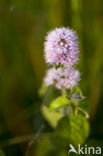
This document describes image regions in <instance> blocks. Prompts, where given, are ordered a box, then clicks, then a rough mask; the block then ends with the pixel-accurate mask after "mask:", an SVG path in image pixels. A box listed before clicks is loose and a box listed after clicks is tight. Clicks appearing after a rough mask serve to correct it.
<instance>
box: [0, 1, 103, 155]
mask: <svg viewBox="0 0 103 156" xmlns="http://www.w3.org/2000/svg"><path fill="white" fill-rule="evenodd" d="M61 26H65V27H70V28H73V29H74V30H76V31H77V34H78V36H79V42H80V43H79V44H80V64H79V68H80V71H81V77H82V80H81V83H80V87H81V88H82V90H83V94H84V95H85V96H86V97H87V98H88V106H89V112H90V124H91V132H90V136H89V138H90V142H91V141H92V145H94V144H95V143H97V144H98V145H99V144H100V145H101V146H102V145H103V144H102V142H103V115H102V111H103V90H102V88H103V1H102V0H92V1H90V0H85V1H83V0H28V1H27V0H0V142H1V148H2V150H3V151H4V153H5V155H6V156H14V155H15V156H18V155H19V156H24V155H26V154H25V153H26V152H27V150H28V143H25V142H24V143H20V144H15V145H9V146H5V145H3V147H2V141H4V140H7V139H9V138H13V137H18V136H24V135H28V134H35V133H36V132H38V130H39V129H40V128H41V126H42V125H44V124H46V125H47V128H46V130H45V131H51V127H50V126H49V125H48V124H47V123H46V121H45V120H44V118H43V116H42V114H41V112H40V106H41V104H42V99H41V98H40V97H39V95H38V89H39V88H40V86H41V83H42V79H43V76H44V75H45V69H46V65H45V62H44V57H43V55H44V54H43V42H44V37H45V35H46V33H47V32H48V31H50V30H51V29H54V28H55V27H61ZM44 144H45V143H44ZM45 148H46V147H45ZM41 150H42V149H41ZM3 151H1V155H0V156H3V155H4V154H3ZM41 155H42V154H41ZM41 155H40V156H41ZM49 155H50V154H49ZM51 155H55V154H52V153H51ZM59 155H60V154H59ZM61 155H62V154H61ZM30 156H32V155H31V154H30ZM33 156H34V155H33ZM36 156H37V154H36ZM38 156H39V154H38Z"/></svg>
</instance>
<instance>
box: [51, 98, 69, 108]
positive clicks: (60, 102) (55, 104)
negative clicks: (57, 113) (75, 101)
mask: <svg viewBox="0 0 103 156" xmlns="http://www.w3.org/2000/svg"><path fill="white" fill-rule="evenodd" d="M70 103H71V102H70V100H68V99H67V98H66V97H65V96H60V97H58V98H56V99H55V100H53V101H52V102H51V104H50V110H55V109H58V108H60V107H64V106H67V105H70Z"/></svg>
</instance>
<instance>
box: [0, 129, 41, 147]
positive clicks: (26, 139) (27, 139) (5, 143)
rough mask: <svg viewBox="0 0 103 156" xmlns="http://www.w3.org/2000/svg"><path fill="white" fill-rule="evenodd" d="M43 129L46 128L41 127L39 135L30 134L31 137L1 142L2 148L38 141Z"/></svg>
mask: <svg viewBox="0 0 103 156" xmlns="http://www.w3.org/2000/svg"><path fill="white" fill-rule="evenodd" d="M43 128H44V126H42V127H41V129H40V130H39V131H38V133H37V134H30V135H26V136H20V137H15V138H10V139H8V140H6V141H2V142H0V146H1V147H5V146H9V145H15V144H20V143H22V142H27V141H31V140H36V139H37V138H38V136H39V135H40V133H41V131H42V129H43Z"/></svg>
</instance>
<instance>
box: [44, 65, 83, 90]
mask: <svg viewBox="0 0 103 156" xmlns="http://www.w3.org/2000/svg"><path fill="white" fill-rule="evenodd" d="M79 80H80V72H79V71H78V70H76V69H74V68H73V67H68V68H64V69H63V68H58V69H55V68H50V69H48V70H47V73H46V77H45V78H44V81H45V83H46V85H47V86H49V85H53V84H54V85H55V86H56V88H58V89H61V88H62V87H65V88H69V89H72V88H73V87H74V86H76V85H77V84H78V82H79Z"/></svg>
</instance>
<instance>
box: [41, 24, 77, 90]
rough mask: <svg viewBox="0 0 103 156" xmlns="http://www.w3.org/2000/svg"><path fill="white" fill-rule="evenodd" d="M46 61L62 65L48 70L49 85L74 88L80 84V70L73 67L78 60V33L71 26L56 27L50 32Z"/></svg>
mask: <svg viewBox="0 0 103 156" xmlns="http://www.w3.org/2000/svg"><path fill="white" fill-rule="evenodd" d="M44 55H45V61H46V63H48V64H50V65H54V64H55V65H58V64H59V65H60V67H59V68H57V69H56V68H54V67H52V68H50V69H48V70H47V73H46V76H45V78H44V81H45V83H46V85H47V86H49V85H53V84H54V85H55V86H56V88H58V89H61V88H62V87H65V88H69V89H72V88H73V87H74V86H76V85H78V82H79V80H80V72H79V71H78V70H76V69H75V68H73V65H74V64H76V63H77V62H78V55H79V48H78V41H77V35H76V33H75V32H74V31H73V30H71V29H69V28H64V27H63V28H56V29H55V30H53V31H51V32H49V33H48V35H47V36H46V41H45V45H44Z"/></svg>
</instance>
